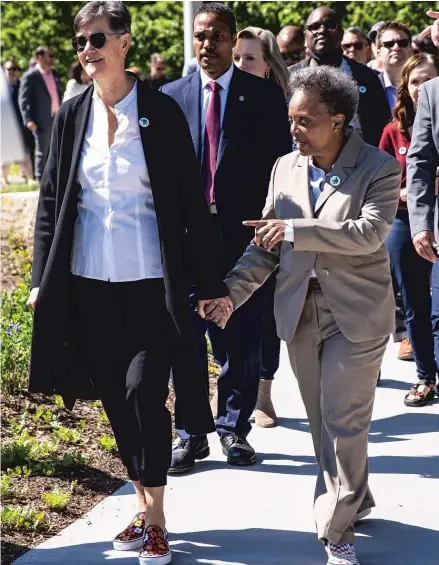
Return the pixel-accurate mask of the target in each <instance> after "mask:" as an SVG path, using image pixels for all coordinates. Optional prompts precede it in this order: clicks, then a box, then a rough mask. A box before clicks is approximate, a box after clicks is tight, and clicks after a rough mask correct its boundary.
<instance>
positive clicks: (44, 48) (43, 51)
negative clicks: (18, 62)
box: [35, 45, 49, 57]
mask: <svg viewBox="0 0 439 565" xmlns="http://www.w3.org/2000/svg"><path fill="white" fill-rule="evenodd" d="M48 51H49V48H48V47H47V45H39V46H38V47H37V48H36V49H35V57H41V55H45V54H46V53H47V52H48Z"/></svg>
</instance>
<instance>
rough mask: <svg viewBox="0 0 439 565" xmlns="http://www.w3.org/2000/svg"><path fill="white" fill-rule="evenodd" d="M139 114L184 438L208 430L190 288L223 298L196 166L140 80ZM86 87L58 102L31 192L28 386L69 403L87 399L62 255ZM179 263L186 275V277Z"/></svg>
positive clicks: (71, 220) (165, 100)
mask: <svg viewBox="0 0 439 565" xmlns="http://www.w3.org/2000/svg"><path fill="white" fill-rule="evenodd" d="M137 85H138V86H137V88H138V97H137V104H138V115H139V119H140V118H145V117H146V118H148V120H149V126H148V127H140V128H139V129H140V135H141V139H142V145H143V149H144V153H145V159H146V162H147V166H148V173H149V177H150V179H151V188H152V192H153V196H154V204H155V209H156V214H157V221H158V228H159V237H160V246H161V254H162V260H163V271H164V283H165V289H166V304H167V309H168V311H169V313H170V315H171V317H172V319H173V322H174V324H175V327H176V330H177V331H176V333H177V334H178V338H177V339H176V343H175V347H174V348H173V351H172V354H173V358H172V368H173V379H174V387H175V392H176V395H177V397H178V398H179V400H180V405H181V406H182V409H183V421H184V426H185V429H186V430H187V431H188V432H189V433H193V434H196V433H205V432H206V431H213V430H214V426H213V420H212V414H211V412H210V407H209V402H208V393H207V390H206V387H205V384H204V378H203V376H202V373H201V368H200V364H199V361H198V355H197V351H196V347H195V342H194V338H193V333H192V328H191V324H190V309H189V282H190V281H191V280H193V279H195V281H196V284H197V288H198V294H199V297H200V298H212V297H219V296H226V295H227V288H226V287H225V285H224V283H223V281H222V271H220V268H219V267H218V263H217V259H218V257H219V256H220V255H221V244H220V242H219V241H218V240H216V239H215V233H214V230H213V229H212V224H211V218H210V215H209V212H208V209H207V205H206V201H205V197H204V193H203V190H202V186H201V182H200V175H199V171H198V164H197V160H196V157H195V153H194V150H193V147H192V141H191V137H190V134H189V130H188V128H187V125H186V121H185V119H184V116H183V114H182V112H181V111H180V109H179V107H178V105H177V104H175V102H174V101H173V100H171V99H170V98H169V97H168V96H164V95H163V94H161V93H159V92H157V91H155V90H152V89H151V88H149V86H148V85H146V84H144V83H143V82H141V81H140V80H139V81H138V83H137ZM92 95H93V86H91V87H90V88H88V89H87V90H86V91H85V92H84V93H83V94H81V95H79V96H76V97H75V98H72V99H71V100H68V101H67V102H65V103H64V104H63V105H62V106H61V108H60V109H59V111H58V112H57V114H56V116H55V120H54V124H53V130H52V140H51V145H50V152H49V158H48V162H47V166H46V168H45V171H44V175H43V179H42V182H41V189H40V200H39V204H38V211H37V218H36V226H35V244H34V259H33V268H32V287H39V288H40V291H39V294H38V300H37V304H36V308H35V315H34V331H33V340H32V353H31V370H30V381H29V388H30V390H31V391H32V392H42V393H45V394H49V395H51V394H54V393H57V394H61V395H63V397H64V398H67V399H68V401H69V405H72V403H73V402H74V399H75V398H93V397H94V396H96V392H95V391H94V390H93V388H92V385H91V383H90V375H89V372H88V369H87V368H86V367H85V365H84V363H82V362H81V359H82V356H81V354H80V353H81V352H79V351H78V349H77V346H76V341H77V340H76V339H75V335H76V332H77V331H78V330H77V328H76V327H75V316H74V308H73V306H72V301H71V299H70V291H69V287H70V258H71V251H72V244H73V233H74V225H75V221H76V218H77V213H78V212H77V206H78V195H79V190H80V186H79V184H78V182H77V180H76V179H77V170H78V164H79V159H80V155H81V149H82V145H83V141H84V136H85V132H86V129H87V124H88V119H89V115H90V108H91V102H92ZM188 265H191V266H193V267H194V269H195V272H189V271H188Z"/></svg>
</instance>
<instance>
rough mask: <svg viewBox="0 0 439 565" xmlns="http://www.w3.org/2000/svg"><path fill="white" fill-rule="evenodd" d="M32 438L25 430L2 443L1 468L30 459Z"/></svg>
mask: <svg viewBox="0 0 439 565" xmlns="http://www.w3.org/2000/svg"><path fill="white" fill-rule="evenodd" d="M33 444H34V440H32V438H31V437H30V436H29V433H28V432H27V431H23V432H21V434H20V435H19V436H18V437H17V438H15V439H14V440H12V441H10V442H9V443H6V444H5V445H3V446H2V447H1V449H0V454H1V468H2V469H8V468H9V467H16V466H17V465H24V464H25V463H27V462H28V461H29V459H30V454H31V452H32V447H33Z"/></svg>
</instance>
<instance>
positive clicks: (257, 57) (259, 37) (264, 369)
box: [233, 27, 289, 428]
mask: <svg viewBox="0 0 439 565" xmlns="http://www.w3.org/2000/svg"><path fill="white" fill-rule="evenodd" d="M233 62H234V63H235V65H236V66H237V67H238V68H239V69H241V70H242V71H246V72H248V73H251V74H252V75H256V76H259V77H261V78H265V79H267V80H271V81H272V82H274V83H276V84H278V85H279V86H280V87H281V88H282V90H283V92H284V94H285V98H287V96H288V82H289V73H288V69H287V65H286V63H285V61H284V59H283V57H282V55H281V52H280V50H279V46H278V44H277V42H276V38H275V37H274V35H273V34H272V33H271V31H269V30H267V29H261V28H260V27H247V28H245V29H243V30H241V31H240V32H238V35H237V38H236V46H235V49H234V51H233ZM275 283H276V276H275V275H274V276H273V277H271V280H270V283H267V286H269V287H270V288H267V292H268V295H267V299H266V302H265V311H264V331H263V336H262V344H261V380H260V383H259V394H258V401H257V404H256V409H255V423H256V425H258V426H260V427H262V428H273V427H274V426H276V424H277V417H276V412H275V410H274V407H273V403H272V400H271V387H272V383H273V379H274V374H275V373H276V371H277V369H278V368H279V354H280V340H279V338H278V337H277V331H276V322H275V319H274V313H273V309H274V304H273V300H274V287H275Z"/></svg>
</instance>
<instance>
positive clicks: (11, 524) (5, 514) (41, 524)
mask: <svg viewBox="0 0 439 565" xmlns="http://www.w3.org/2000/svg"><path fill="white" fill-rule="evenodd" d="M0 520H1V523H2V528H3V529H4V530H5V531H7V530H12V531H14V530H18V531H22V532H42V531H50V529H51V525H50V523H49V520H48V518H47V516H46V513H45V512H39V511H38V510H34V509H33V508H30V507H28V506H25V507H24V508H20V507H18V506H3V507H2V509H1V513H0Z"/></svg>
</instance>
